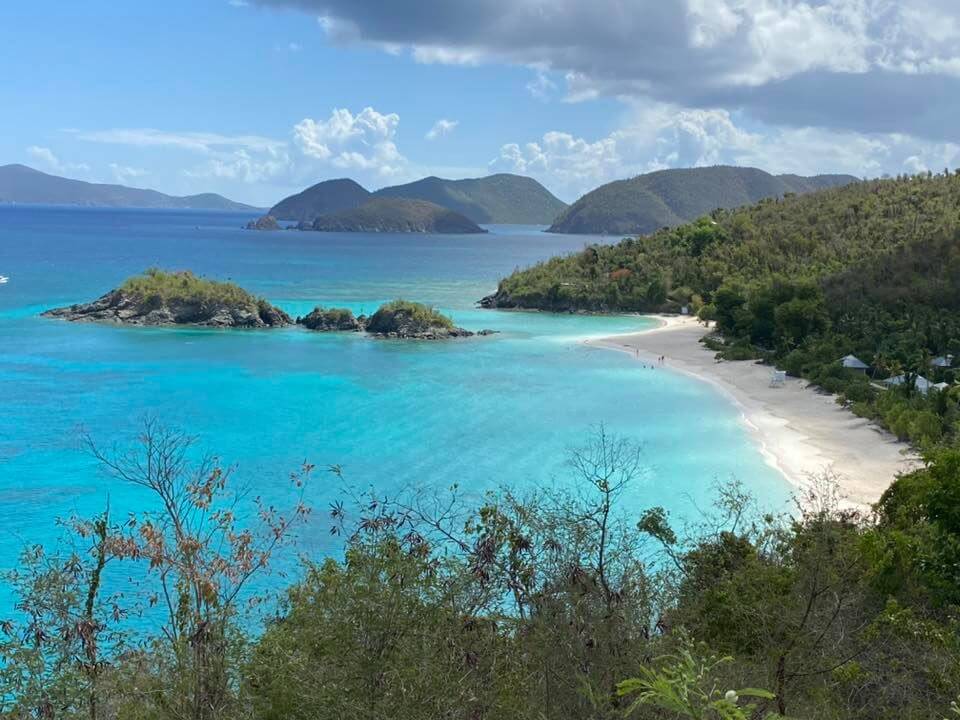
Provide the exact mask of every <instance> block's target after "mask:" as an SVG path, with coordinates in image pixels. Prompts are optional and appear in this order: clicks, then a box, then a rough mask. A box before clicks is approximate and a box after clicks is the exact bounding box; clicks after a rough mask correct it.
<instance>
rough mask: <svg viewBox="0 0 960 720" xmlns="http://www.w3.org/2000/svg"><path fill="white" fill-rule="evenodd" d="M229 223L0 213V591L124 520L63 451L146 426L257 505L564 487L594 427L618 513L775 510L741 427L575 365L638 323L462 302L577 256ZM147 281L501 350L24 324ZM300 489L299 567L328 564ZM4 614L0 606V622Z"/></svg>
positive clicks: (676, 384) (612, 360)
mask: <svg viewBox="0 0 960 720" xmlns="http://www.w3.org/2000/svg"><path fill="white" fill-rule="evenodd" d="M249 219H250V216H248V215H242V214H231V213H213V212H199V211H190V212H180V211H139V210H120V211H118V210H101V209H65V208H45V207H25V206H19V207H0V275H6V276H9V278H10V281H9V283H7V284H5V285H0V567H3V568H5V567H10V566H11V565H12V564H13V563H14V562H15V560H16V556H17V553H18V550H19V548H20V547H21V546H22V545H23V544H24V543H28V542H29V543H34V542H51V541H52V540H53V539H54V538H55V537H56V535H57V533H58V530H57V528H56V527H55V522H54V521H55V519H56V518H57V517H63V516H66V515H69V514H70V513H72V512H77V513H80V514H86V515H89V514H92V513H95V512H98V511H100V510H102V508H103V507H104V504H105V502H106V499H107V497H108V496H109V498H110V503H111V507H112V510H113V512H114V513H115V514H116V515H117V516H122V515H124V514H125V513H126V512H127V511H137V510H142V509H143V508H144V506H145V504H146V503H148V502H150V501H149V499H147V498H145V497H144V495H143V493H142V491H140V490H139V489H137V488H135V487H131V486H128V485H123V484H122V483H119V482H117V481H115V480H112V479H110V478H109V477H107V476H106V475H104V474H103V473H102V472H101V471H100V470H99V469H98V467H97V466H96V463H95V462H94V461H93V460H92V459H91V458H90V457H89V456H87V455H86V454H85V453H83V452H82V451H81V450H80V448H79V444H78V430H77V428H78V427H80V426H82V427H84V428H86V429H87V430H88V431H89V432H90V433H91V434H92V435H93V436H94V437H95V438H96V439H97V440H98V441H99V442H101V443H102V444H104V445H107V444H111V443H113V442H115V441H118V442H121V443H124V442H126V441H128V440H130V439H131V438H132V436H133V434H134V433H135V432H136V430H137V426H138V420H139V418H141V417H142V416H143V415H144V414H147V413H149V414H151V415H154V416H156V417H159V418H160V419H162V420H163V421H164V422H166V423H168V424H175V425H178V426H180V427H183V428H184V429H186V430H188V431H189V432H191V433H194V434H196V435H198V436H199V437H200V439H201V443H202V445H203V447H205V448H208V449H209V450H210V451H213V452H216V453H217V454H218V455H219V456H220V457H221V458H223V459H224V461H226V462H228V463H232V464H235V465H236V467H237V475H236V477H237V479H238V482H241V483H243V484H244V485H246V486H248V487H250V488H251V489H252V490H254V491H255V492H256V493H258V494H261V495H262V496H263V497H264V498H266V499H267V500H276V501H278V502H279V501H282V500H284V499H286V498H288V497H289V481H288V475H289V473H290V472H291V471H293V470H296V469H297V468H298V467H299V465H300V464H301V463H302V462H303V461H304V460H308V461H310V462H312V463H316V464H318V465H319V466H321V467H322V466H326V465H330V464H339V465H341V466H342V467H343V470H344V473H345V477H346V479H347V481H348V482H349V483H351V484H352V485H354V486H356V487H372V488H375V489H377V490H378V491H380V492H383V493H391V492H393V491H396V490H398V489H400V488H403V487H407V486H418V487H424V488H446V487H448V486H450V485H452V484H454V483H456V484H458V485H459V486H460V488H462V489H463V490H464V491H466V492H468V493H475V494H477V495H479V494H481V493H482V492H483V491H484V490H486V489H490V488H494V487H496V486H498V485H510V486H514V487H531V486H535V485H542V484H545V483H563V482H565V481H566V479H567V478H568V477H569V474H568V472H567V469H566V467H565V461H566V458H567V456H568V451H569V449H570V448H571V447H575V446H577V445H579V444H582V443H583V441H584V439H585V437H586V436H587V435H588V433H589V432H590V429H591V427H592V426H595V425H596V424H598V423H603V424H604V425H605V427H606V428H607V430H608V431H609V432H613V433H616V434H618V435H622V436H626V437H629V438H631V439H634V440H636V441H637V442H640V443H642V444H643V445H644V448H645V450H644V453H645V461H646V464H647V466H648V467H647V473H646V475H645V477H644V478H643V479H642V480H641V481H638V482H636V483H635V484H634V485H633V486H632V487H631V489H630V494H629V496H628V497H627V498H625V502H627V503H629V504H630V505H631V506H635V507H636V508H641V507H647V506H651V505H663V506H665V507H667V508H668V509H669V510H671V511H672V512H673V514H674V515H675V516H689V514H690V513H691V512H693V511H694V507H695V505H701V506H703V505H706V504H708V503H709V500H710V498H711V494H712V486H713V484H714V482H715V481H716V480H718V479H720V480H723V479H727V478H730V477H736V478H739V479H740V480H742V481H743V482H744V483H745V484H746V486H747V487H748V488H749V489H751V490H752V491H753V492H755V493H756V495H757V496H758V497H759V498H760V500H761V501H762V502H764V503H765V504H768V505H770V506H771V507H774V508H780V507H782V506H783V505H784V503H785V502H786V500H787V497H788V494H789V488H788V486H787V484H786V482H785V480H784V479H783V478H782V477H781V476H780V475H779V473H777V472H776V471H775V470H773V469H772V468H770V467H769V466H768V465H766V464H765V463H764V461H763V459H762V457H761V455H760V453H759V451H758V448H757V447H756V446H755V444H754V442H753V441H752V439H751V437H750V436H749V434H748V431H747V430H746V428H745V427H744V426H743V425H742V423H741V422H740V420H739V414H738V411H737V410H736V409H735V408H734V407H733V406H732V405H731V404H730V403H729V402H728V401H727V400H726V399H725V398H723V397H722V396H721V395H720V394H719V393H718V392H717V391H715V390H714V389H713V388H711V387H710V386H708V385H706V384H704V383H700V382H697V381H695V380H693V379H690V378H688V377H685V376H682V375H679V374H674V373H671V372H670V371H669V370H665V369H662V368H657V369H655V370H651V369H647V368H644V367H642V366H641V365H640V364H639V363H637V362H636V361H635V360H634V359H632V358H631V357H629V356H628V355H625V354H622V353H617V352H611V351H607V350H601V349H596V348H592V347H590V346H589V345H588V344H587V345H585V344H583V343H582V342H581V339H582V338H583V337H585V336H591V335H595V336H602V335H606V334H612V333H618V332H627V331H630V330H636V329H641V328H643V327H648V326H649V322H650V321H648V320H646V319H643V318H639V317H629V316H623V317H583V316H552V315H546V314H537V313H516V312H492V311H482V310H477V309H475V308H474V302H475V301H476V300H477V299H479V298H480V297H481V296H483V295H484V294H487V293H489V292H491V291H492V290H494V289H495V287H496V283H497V279H498V278H499V277H501V276H502V275H504V274H506V273H509V272H510V271H511V270H513V269H514V268H515V267H522V266H526V265H529V264H531V263H533V262H536V261H537V260H540V259H543V258H547V257H549V256H552V255H555V254H557V253H565V252H569V251H573V250H577V249H579V248H581V247H582V246H583V245H584V243H585V242H587V240H588V239H585V238H583V237H577V236H564V235H551V234H547V233H543V232H541V231H540V230H539V229H538V228H529V227H507V226H497V227H492V228H491V232H490V233H489V234H487V235H466V236H440V235H437V236H421V235H363V234H321V233H298V232H276V233H257V232H253V231H244V230H241V229H240V228H241V226H242V225H243V224H244V223H245V222H246V221H247V220H249ZM150 266H160V267H163V268H167V269H191V270H193V271H195V272H197V273H201V274H206V275H208V276H210V277H213V278H218V279H231V280H233V281H235V282H237V283H239V284H240V285H242V286H243V287H245V288H247V289H248V290H250V291H252V292H254V293H257V294H262V295H264V296H265V297H267V298H268V299H269V300H270V301H272V302H274V303H275V304H277V305H279V306H281V307H283V308H285V309H286V310H288V311H289V312H290V313H292V314H297V313H300V314H304V313H306V312H307V311H309V310H310V309H311V308H312V307H313V306H314V305H315V304H318V303H320V304H335V305H338V306H349V307H351V308H353V309H354V310H355V311H358V312H359V311H366V312H371V311H372V310H374V309H375V308H376V307H377V305H378V304H379V303H381V302H383V301H386V300H390V299H393V298H396V297H404V298H407V299H411V300H418V301H422V302H427V303H431V304H434V305H436V306H438V307H439V308H440V309H442V310H444V311H446V312H449V313H450V314H452V315H453V317H454V319H455V320H456V321H457V323H458V324H460V325H462V326H464V327H466V328H468V329H474V330H479V329H481V328H491V329H495V330H499V331H500V334H498V335H494V336H491V337H487V338H477V339H470V340H467V341H453V342H447V343H429V342H402V341H378V340H372V339H369V338H366V337H363V336H360V335H353V334H348V335H335V334H312V333H309V332H307V331H304V330H301V329H298V328H291V329H285V330H271V331H261V332H250V331H222V330H221V331H217V330H196V329H171V328H159V329H141V328H125V327H109V326H100V325H91V324H71V323H67V322H63V321H56V320H48V319H43V318H40V317H38V313H39V312H41V311H42V310H44V309H46V308H49V307H53V306H58V305H63V304H68V303H71V302H78V301H85V300H89V299H93V298H95V297H98V296H100V295H101V294H103V293H104V292H106V291H107V290H109V289H111V288H113V287H115V286H116V285H117V284H118V283H120V282H121V281H122V280H123V279H124V278H125V277H127V276H129V275H131V274H134V273H138V272H140V271H142V270H144V269H146V268H147V267H150ZM338 493H339V490H338V488H337V487H336V485H335V483H333V482H332V479H331V478H330V477H329V476H327V475H325V474H323V473H319V474H317V475H316V476H315V478H314V481H313V483H312V484H311V486H310V488H309V497H308V499H309V501H310V502H311V504H312V505H313V506H314V507H315V508H317V512H316V514H315V517H314V520H313V521H312V524H311V526H310V527H309V528H308V530H307V531H306V532H305V533H304V534H303V537H302V540H301V545H300V548H299V549H300V550H302V551H303V552H304V553H307V554H310V555H321V554H323V553H324V552H329V551H331V549H332V548H333V545H332V543H333V542H335V541H334V540H331V538H330V536H329V534H328V524H327V521H326V518H325V513H324V510H325V509H326V508H327V506H328V504H329V503H330V502H332V501H333V500H335V499H336V497H337V495H338ZM2 604H3V598H2V597H0V605H2Z"/></svg>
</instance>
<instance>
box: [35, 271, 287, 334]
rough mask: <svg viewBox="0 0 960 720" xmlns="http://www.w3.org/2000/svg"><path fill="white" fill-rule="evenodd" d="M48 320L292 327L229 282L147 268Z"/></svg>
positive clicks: (268, 306)
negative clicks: (142, 272) (98, 296)
mask: <svg viewBox="0 0 960 720" xmlns="http://www.w3.org/2000/svg"><path fill="white" fill-rule="evenodd" d="M43 315H44V316H45V317H52V318H60V319H62V320H70V321H73V322H80V321H87V322H96V321H100V322H114V323H122V324H124V325H147V326H157V325H196V326H201V327H224V328H226V327H242V328H269V327H283V326H284V325H290V324H292V323H293V320H292V319H291V318H290V316H289V315H287V313H285V312H284V311H283V310H280V309H279V308H276V307H274V306H273V305H271V304H270V303H268V302H267V301H266V300H264V299H263V298H258V297H255V296H254V295H251V294H250V293H248V292H247V291H246V290H244V289H243V288H240V287H238V286H237V285H234V284H233V283H229V282H216V281H214V280H206V279H204V278H199V277H197V276H196V275H194V274H193V273H191V272H187V271H184V272H164V271H162V270H156V269H153V270H148V271H147V272H146V273H144V274H143V275H139V276H137V277H133V278H130V279H129V280H127V281H126V282H124V283H123V285H121V286H120V287H119V288H117V289H116V290H111V291H110V292H108V293H107V294H106V295H104V296H102V297H100V298H98V299H97V300H94V301H93V302H90V303H83V304H79V305H71V306H70V307H65V308H56V309H53V310H48V311H46V312H45V313H43Z"/></svg>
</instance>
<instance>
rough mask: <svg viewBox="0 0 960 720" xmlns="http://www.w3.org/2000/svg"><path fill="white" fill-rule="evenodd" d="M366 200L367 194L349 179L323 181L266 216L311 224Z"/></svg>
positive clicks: (275, 207) (282, 201) (271, 210)
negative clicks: (328, 214)
mask: <svg viewBox="0 0 960 720" xmlns="http://www.w3.org/2000/svg"><path fill="white" fill-rule="evenodd" d="M369 199H370V191H369V190H367V189H366V188H364V187H363V186H361V185H359V184H358V183H356V182H354V181H353V180H350V179H349V178H341V179H338V180H324V181H323V182H320V183H317V184H316V185H311V186H310V187H308V188H307V189H306V190H303V191H302V192H298V193H297V194H296V195H291V196H290V197H287V198H284V199H283V200H281V201H280V202H278V203H277V204H276V205H274V206H273V207H272V208H270V212H269V213H268V215H272V216H273V217H275V218H276V219H277V220H293V221H296V222H304V223H312V222H313V221H314V220H316V219H317V218H318V217H320V216H321V215H326V214H327V213H332V212H337V211H339V210H349V209H351V208H355V207H359V206H360V205H362V204H363V203H365V202H366V201H367V200H369Z"/></svg>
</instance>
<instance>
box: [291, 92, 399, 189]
mask: <svg viewBox="0 0 960 720" xmlns="http://www.w3.org/2000/svg"><path fill="white" fill-rule="evenodd" d="M399 125H400V116H399V115H397V114H396V113H386V114H384V113H380V112H377V111H376V110H374V109H373V108H372V107H366V108H364V109H363V110H361V111H360V112H359V113H357V114H356V115H354V114H353V113H352V112H350V110H347V109H346V108H335V109H334V110H333V111H332V112H331V113H330V117H328V118H327V119H326V120H314V119H312V118H305V119H303V120H301V121H300V122H299V123H297V124H296V125H295V126H294V128H293V139H294V143H295V145H296V146H297V147H298V148H299V150H300V152H302V153H303V154H304V155H305V156H307V157H308V158H312V159H313V160H316V161H320V163H322V164H326V165H330V166H333V167H336V168H340V169H345V170H348V169H357V170H365V171H372V172H374V173H375V174H376V175H379V176H382V177H390V176H393V175H396V174H398V173H399V172H401V171H402V169H403V167H404V166H405V165H406V162H407V160H406V158H405V157H403V155H401V154H400V151H399V150H398V149H397V145H396V142H395V140H396V135H397V128H398V126H399Z"/></svg>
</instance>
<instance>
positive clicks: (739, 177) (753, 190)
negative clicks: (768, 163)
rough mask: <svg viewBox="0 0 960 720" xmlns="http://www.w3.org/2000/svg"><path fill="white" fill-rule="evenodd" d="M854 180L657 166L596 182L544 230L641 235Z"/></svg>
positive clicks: (744, 169)
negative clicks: (623, 177) (630, 175)
mask: <svg viewBox="0 0 960 720" xmlns="http://www.w3.org/2000/svg"><path fill="white" fill-rule="evenodd" d="M857 181H858V178H856V177H854V176H852V175H816V176H814V177H801V176H799V175H771V174H770V173H767V172H764V171H763V170H758V169H756V168H749V167H729V166H723V165H717V166H714V167H700V168H685V169H677V170H659V171H657V172H652V173H648V174H646V175H639V176H637V177H635V178H631V179H629V180H617V181H615V182H611V183H607V184H606V185H601V186H600V187H598V188H597V189H596V190H593V191H591V192H589V193H587V194H586V195H584V196H583V197H581V198H580V199H579V200H577V201H576V202H575V203H574V204H573V205H571V206H570V207H568V208H567V209H566V210H565V211H563V212H562V213H561V214H560V215H559V217H557V218H556V219H555V220H554V221H553V224H552V225H551V226H550V228H549V232H555V233H575V234H577V233H579V234H598V235H601V234H612V235H643V234H647V233H652V232H654V231H656V230H659V229H660V228H663V227H674V226H677V225H682V224H683V223H685V222H690V221H692V220H696V219H697V218H698V217H701V216H703V215H706V214H708V213H709V212H711V211H713V210H716V209H717V208H724V209H729V208H736V207H740V206H742V205H749V204H752V203H755V202H758V201H759V200H763V199H764V198H773V197H782V196H784V195H786V194H787V193H795V194H798V195H799V194H803V193H808V192H813V191H815V190H821V189H824V188H829V187H835V186H838V185H848V184H849V183H853V182H857Z"/></svg>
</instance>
